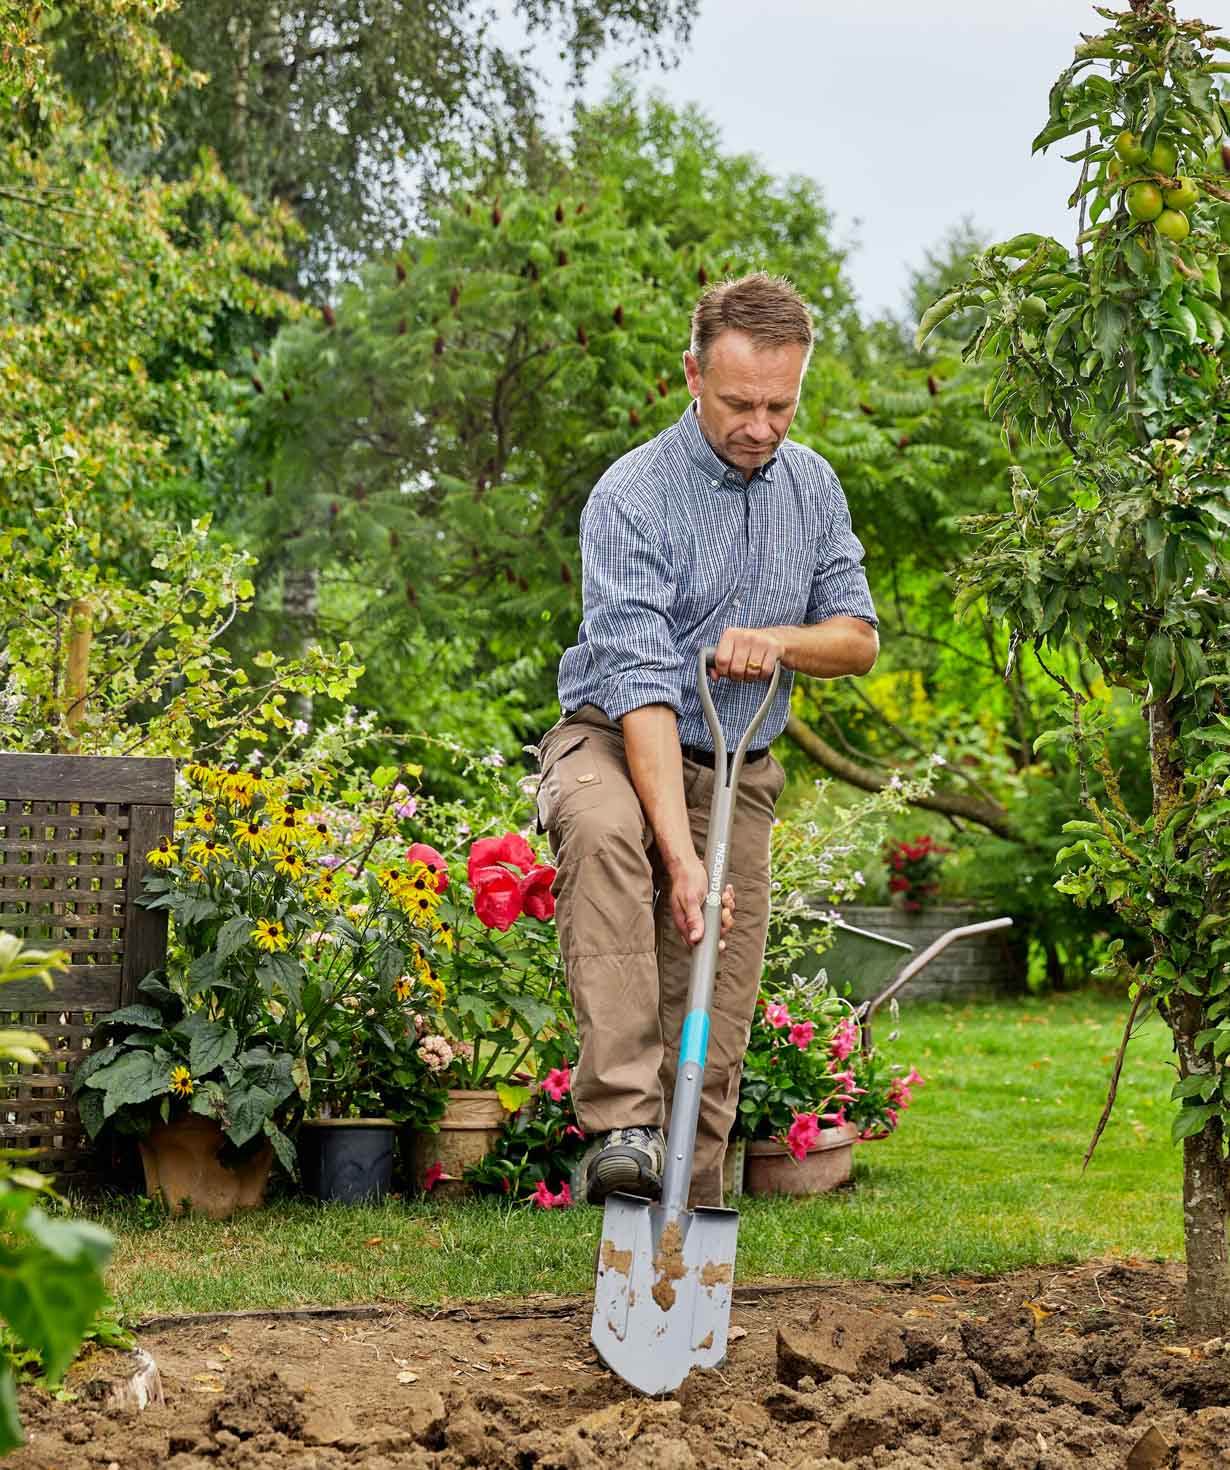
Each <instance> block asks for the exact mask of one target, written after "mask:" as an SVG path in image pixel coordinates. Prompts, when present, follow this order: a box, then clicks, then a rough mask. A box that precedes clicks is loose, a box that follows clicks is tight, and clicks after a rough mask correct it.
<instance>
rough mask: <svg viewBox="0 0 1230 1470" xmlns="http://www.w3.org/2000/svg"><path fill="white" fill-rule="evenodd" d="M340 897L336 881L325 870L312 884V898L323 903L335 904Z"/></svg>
mask: <svg viewBox="0 0 1230 1470" xmlns="http://www.w3.org/2000/svg"><path fill="white" fill-rule="evenodd" d="M341 896H342V895H341V892H340V890H339V889H338V886H337V879H336V878H335V877H334V876H333V874H332V873H330V872H328V871H327V870H326V871H325V872H323V873H321V875H320V876H319V877H318V878H317V879H316V881H315V883H313V884H312V897H313V898H318V899H320V900H321V901H322V902H323V903H337V902H338V900H339V899H340V898H341Z"/></svg>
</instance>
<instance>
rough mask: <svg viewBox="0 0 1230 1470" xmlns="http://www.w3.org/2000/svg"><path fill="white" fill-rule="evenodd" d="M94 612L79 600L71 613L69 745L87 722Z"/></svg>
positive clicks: (66, 718)
mask: <svg viewBox="0 0 1230 1470" xmlns="http://www.w3.org/2000/svg"><path fill="white" fill-rule="evenodd" d="M93 619H94V608H93V605H92V604H91V602H90V600H89V598H87V597H79V598H77V600H76V601H75V602H74V603H73V604H72V605H71V607H70V608H69V609H68V668H67V671H66V673H65V676H64V723H65V724H66V725H67V726H68V730H69V735H68V740H67V741H66V744H67V745H68V746H69V747H70V748H71V747H73V746H75V745H76V744H77V730H78V728H79V727H80V725H81V721H82V720H83V719H84V718H85V696H86V689H87V687H88V685H89V680H90V642H91V640H92V638H93V636H94V621H93Z"/></svg>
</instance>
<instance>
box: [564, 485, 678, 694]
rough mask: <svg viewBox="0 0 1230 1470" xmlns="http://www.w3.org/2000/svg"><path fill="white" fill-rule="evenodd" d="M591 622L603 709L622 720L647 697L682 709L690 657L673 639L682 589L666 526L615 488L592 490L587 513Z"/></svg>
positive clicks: (584, 573) (584, 542)
mask: <svg viewBox="0 0 1230 1470" xmlns="http://www.w3.org/2000/svg"><path fill="white" fill-rule="evenodd" d="M581 581H582V594H583V598H584V603H585V628H586V637H587V641H588V644H589V649H590V654H591V657H592V658H593V662H594V670H595V672H596V673H597V676H598V679H599V681H600V688H601V699H600V703H601V706H602V709H603V710H604V711H605V712H606V714H607V717H608V718H609V719H612V720H618V719H620V718H622V717H623V716H624V715H626V714H627V713H628V711H629V710H634V709H639V708H640V707H641V706H642V705H647V704H667V705H670V707H671V708H672V709H673V710H674V711H675V713H676V714H680V713H682V708H681V705H680V690H681V689H682V680H683V663H682V659H681V658H680V655H679V653H678V651H677V650H676V648H675V645H674V641H673V640H672V638H671V627H670V621H669V615H670V606H671V600H672V597H673V595H674V586H673V579H672V575H671V566H670V560H669V556H668V552H667V545H666V534H665V528H660V529H658V530H656V531H655V530H654V528H653V527H652V525H650V524H648V523H647V521H646V519H645V517H644V514H643V512H641V511H640V510H638V509H637V508H636V507H634V506H631V505H628V504H626V503H624V502H621V501H620V500H618V499H617V498H616V497H615V496H613V495H604V494H595V495H593V496H591V497H590V499H589V502H588V504H587V505H586V507H585V510H584V512H583V514H582V517H581Z"/></svg>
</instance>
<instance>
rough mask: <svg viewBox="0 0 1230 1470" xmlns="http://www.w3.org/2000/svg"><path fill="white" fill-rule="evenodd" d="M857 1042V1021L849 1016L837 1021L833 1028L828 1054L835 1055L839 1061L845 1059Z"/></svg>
mask: <svg viewBox="0 0 1230 1470" xmlns="http://www.w3.org/2000/svg"><path fill="white" fill-rule="evenodd" d="M857 1043H858V1022H857V1021H855V1020H854V1019H853V1017H851V1016H846V1017H845V1019H844V1020H841V1021H838V1023H837V1025H836V1027H835V1028H834V1030H833V1036H832V1039H831V1040H830V1042H829V1055H830V1056H833V1057H836V1058H837V1060H838V1061H839V1062H844V1061H845V1059H846V1058H847V1057H848V1056H849V1055H850V1053H851V1052H852V1051H853V1050H854V1048H855V1046H856V1045H857Z"/></svg>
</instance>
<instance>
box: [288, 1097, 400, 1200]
mask: <svg viewBox="0 0 1230 1470" xmlns="http://www.w3.org/2000/svg"><path fill="white" fill-rule="evenodd" d="M396 1132H397V1125H396V1124H395V1123H393V1122H391V1121H390V1120H389V1119H388V1118H309V1119H308V1120H307V1122H305V1123H304V1125H303V1129H302V1132H301V1133H300V1134H299V1166H300V1169H301V1170H302V1172H303V1183H304V1187H305V1188H306V1189H307V1190H308V1191H309V1192H310V1193H311V1194H314V1195H315V1196H316V1198H317V1199H318V1200H334V1201H336V1202H337V1203H338V1204H343V1205H357V1204H371V1203H373V1202H375V1201H377V1200H382V1199H383V1198H384V1197H385V1195H386V1194H388V1192H389V1189H390V1187H391V1185H392V1183H393V1139H394V1136H395V1134H396Z"/></svg>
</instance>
